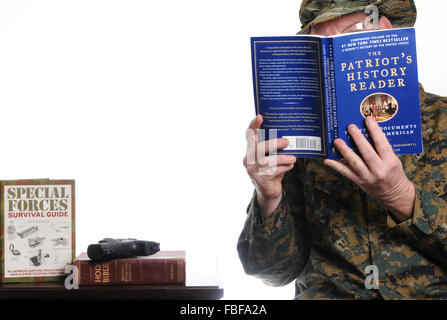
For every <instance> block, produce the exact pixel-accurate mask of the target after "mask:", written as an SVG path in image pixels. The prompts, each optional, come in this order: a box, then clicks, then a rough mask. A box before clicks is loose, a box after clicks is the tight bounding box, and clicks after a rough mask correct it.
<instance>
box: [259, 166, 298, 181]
mask: <svg viewBox="0 0 447 320" xmlns="http://www.w3.org/2000/svg"><path fill="white" fill-rule="evenodd" d="M292 169H293V164H290V165H285V166H278V167H269V168H259V173H258V174H259V175H260V176H271V177H273V178H274V177H277V176H279V175H280V174H283V173H284V172H287V171H289V170H292Z"/></svg>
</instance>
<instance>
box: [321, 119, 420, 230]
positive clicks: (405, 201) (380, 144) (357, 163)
mask: <svg viewBox="0 0 447 320" xmlns="http://www.w3.org/2000/svg"><path fill="white" fill-rule="evenodd" d="M365 122H366V126H367V128H368V131H369V134H370V136H371V138H372V140H373V141H374V145H375V147H376V150H377V152H376V151H375V150H374V148H373V147H372V146H371V144H370V143H369V142H368V140H366V138H365V137H364V136H363V134H362V133H361V131H360V130H359V129H358V128H357V126H355V125H352V124H351V125H350V126H349V127H348V132H349V134H350V135H351V137H352V139H353V140H354V142H355V144H356V145H357V148H358V149H359V151H360V153H361V155H362V157H363V159H362V158H361V157H359V156H358V155H357V154H356V153H355V152H354V151H353V150H352V149H351V148H349V147H348V146H347V144H346V143H345V142H344V141H343V140H341V139H336V140H335V141H334V144H335V146H336V148H337V149H338V150H339V151H340V153H341V154H342V156H343V157H344V159H345V160H346V161H347V163H348V165H345V164H343V163H341V162H339V161H334V160H329V159H326V160H325V161H324V163H325V165H327V166H329V167H331V168H332V169H334V170H336V171H338V172H340V173H341V174H342V175H343V176H345V177H347V178H348V179H350V180H352V181H353V182H354V183H355V184H357V185H358V186H359V187H360V188H361V189H362V190H363V191H365V192H366V193H367V194H369V195H370V196H372V197H373V198H375V199H377V200H379V201H381V202H382V203H383V204H384V205H385V206H386V207H387V209H388V210H390V211H391V213H393V215H394V216H395V217H396V218H397V219H398V220H399V221H401V222H403V221H406V220H408V219H411V218H412V215H413V210H414V200H415V196H416V193H415V188H414V185H413V183H412V182H411V181H410V180H408V178H407V176H406V175H405V172H404V170H403V168H402V163H401V162H400V160H399V158H398V157H397V156H396V154H395V153H394V151H393V149H392V147H391V145H390V144H389V142H388V139H387V138H386V136H385V134H384V133H383V132H382V129H381V128H380V127H379V125H378V124H377V122H376V121H375V120H374V119H373V118H372V117H368V118H367V119H366V121H365Z"/></svg>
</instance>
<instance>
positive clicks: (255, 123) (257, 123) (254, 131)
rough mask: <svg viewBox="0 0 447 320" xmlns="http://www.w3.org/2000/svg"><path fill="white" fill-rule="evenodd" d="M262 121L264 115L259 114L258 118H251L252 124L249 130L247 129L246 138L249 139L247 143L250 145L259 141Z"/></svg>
mask: <svg viewBox="0 0 447 320" xmlns="http://www.w3.org/2000/svg"><path fill="white" fill-rule="evenodd" d="M262 121H263V119H262V116H261V115H260V114H258V115H257V116H256V118H254V119H253V120H251V122H250V125H249V126H248V128H247V130H245V138H246V139H247V144H248V145H249V146H254V145H255V144H256V143H257V140H258V129H259V128H260V127H261V124H262Z"/></svg>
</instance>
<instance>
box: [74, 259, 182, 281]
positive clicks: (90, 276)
mask: <svg viewBox="0 0 447 320" xmlns="http://www.w3.org/2000/svg"><path fill="white" fill-rule="evenodd" d="M75 265H76V266H77V268H78V270H79V285H127V284H174V283H185V271H186V270H185V269H186V268H185V260H184V259H169V258H166V259H138V258H135V259H115V260H112V261H106V262H98V263H95V262H92V261H90V260H76V261H75Z"/></svg>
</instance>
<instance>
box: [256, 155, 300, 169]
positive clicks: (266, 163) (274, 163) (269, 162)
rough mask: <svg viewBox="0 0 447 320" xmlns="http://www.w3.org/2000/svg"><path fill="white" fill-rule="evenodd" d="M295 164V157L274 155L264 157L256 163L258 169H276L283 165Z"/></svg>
mask: <svg viewBox="0 0 447 320" xmlns="http://www.w3.org/2000/svg"><path fill="white" fill-rule="evenodd" d="M295 162H296V158H295V156H289V155H274V156H269V157H264V158H262V159H259V160H258V161H257V163H258V165H259V167H263V168H267V167H268V168H270V167H278V166H284V165H287V166H288V165H290V164H294V163H295Z"/></svg>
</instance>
